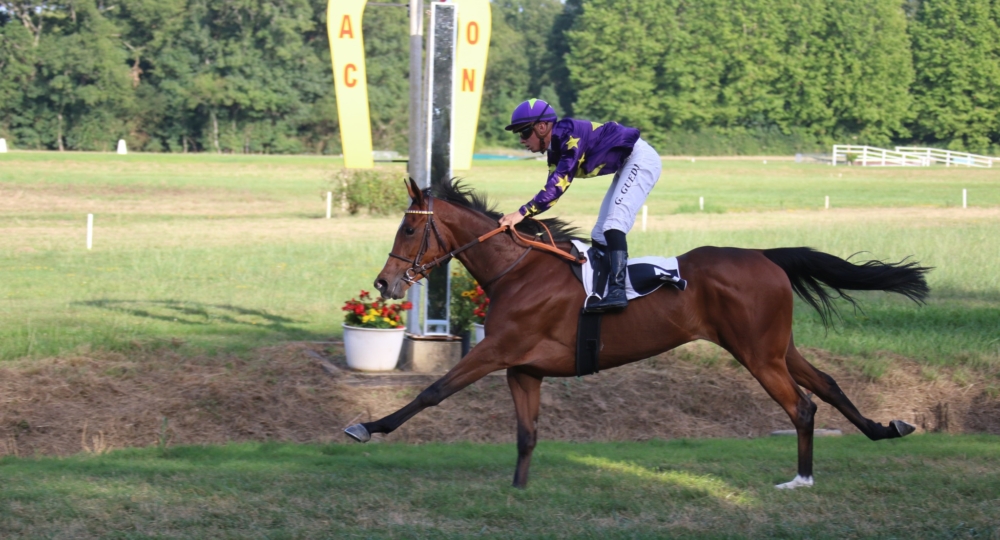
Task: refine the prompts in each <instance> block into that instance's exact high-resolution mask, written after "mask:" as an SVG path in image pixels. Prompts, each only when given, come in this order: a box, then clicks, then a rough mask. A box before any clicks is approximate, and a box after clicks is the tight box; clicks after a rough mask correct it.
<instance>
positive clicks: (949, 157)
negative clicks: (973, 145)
mask: <svg viewBox="0 0 1000 540" xmlns="http://www.w3.org/2000/svg"><path fill="white" fill-rule="evenodd" d="M896 151H897V152H905V153H907V154H913V155H918V156H923V157H925V158H927V159H928V160H930V161H932V162H935V163H944V166H945V167H950V166H952V165H965V166H966V167H985V168H992V167H993V161H994V160H997V159H998V158H993V157H989V156H980V155H977V154H969V153H966V152H953V151H951V150H942V149H940V148H920V147H915V146H897V147H896Z"/></svg>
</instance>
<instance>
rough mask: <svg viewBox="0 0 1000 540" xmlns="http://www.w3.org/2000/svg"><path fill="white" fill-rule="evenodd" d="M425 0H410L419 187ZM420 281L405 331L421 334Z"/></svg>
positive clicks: (413, 156)
mask: <svg viewBox="0 0 1000 540" xmlns="http://www.w3.org/2000/svg"><path fill="white" fill-rule="evenodd" d="M423 4H424V3H423V0H410V6H409V7H410V141H409V142H410V144H409V161H408V163H407V172H408V173H409V175H410V178H413V179H414V180H415V181H416V182H417V185H418V186H420V187H427V186H428V182H427V177H426V174H425V173H424V156H425V154H426V150H425V146H424V141H423V137H424V126H423V119H424V115H423V93H422V92H423V84H424V76H423V57H424V5H423ZM421 288H422V286H421V284H420V283H418V284H416V285H414V286H413V287H411V288H410V292H409V293H408V295H407V299H408V300H409V301H410V302H411V303H412V304H413V309H412V310H411V311H410V315H409V316H408V317H407V318H406V330H407V331H408V332H410V333H411V334H420V333H421V328H420V309H421V307H422V305H423V304H422V302H421V298H420V296H421V295H420V290H421Z"/></svg>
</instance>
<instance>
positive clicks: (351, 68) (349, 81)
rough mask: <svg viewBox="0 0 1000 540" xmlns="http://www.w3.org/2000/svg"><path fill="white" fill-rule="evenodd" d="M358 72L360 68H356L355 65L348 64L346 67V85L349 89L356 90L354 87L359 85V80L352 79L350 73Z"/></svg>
mask: <svg viewBox="0 0 1000 540" xmlns="http://www.w3.org/2000/svg"><path fill="white" fill-rule="evenodd" d="M357 70H358V66H355V65H354V64H347V65H346V66H344V84H345V85H347V87H348V88H354V85H356V84H358V80H357V79H354V78H352V77H351V75H350V72H352V71H357Z"/></svg>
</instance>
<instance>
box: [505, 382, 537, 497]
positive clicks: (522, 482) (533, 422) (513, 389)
mask: <svg viewBox="0 0 1000 540" xmlns="http://www.w3.org/2000/svg"><path fill="white" fill-rule="evenodd" d="M507 384H508V385H510V395H511V397H513V398H514V411H515V413H516V414H517V469H515V470H514V487H516V488H524V487H527V485H528V467H529V466H530V465H531V453H532V452H533V451H534V450H535V443H536V442H537V441H538V407H539V401H540V399H541V387H542V379H541V378H539V377H532V376H531V375H528V374H526V373H524V372H521V371H519V370H518V369H517V368H510V369H508V370H507Z"/></svg>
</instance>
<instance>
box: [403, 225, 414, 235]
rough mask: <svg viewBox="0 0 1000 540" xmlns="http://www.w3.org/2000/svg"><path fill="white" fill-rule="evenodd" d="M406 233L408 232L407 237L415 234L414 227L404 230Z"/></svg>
mask: <svg viewBox="0 0 1000 540" xmlns="http://www.w3.org/2000/svg"><path fill="white" fill-rule="evenodd" d="M404 231H405V232H406V235H407V236H410V235H412V234H413V227H407V228H406V229H404Z"/></svg>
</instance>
